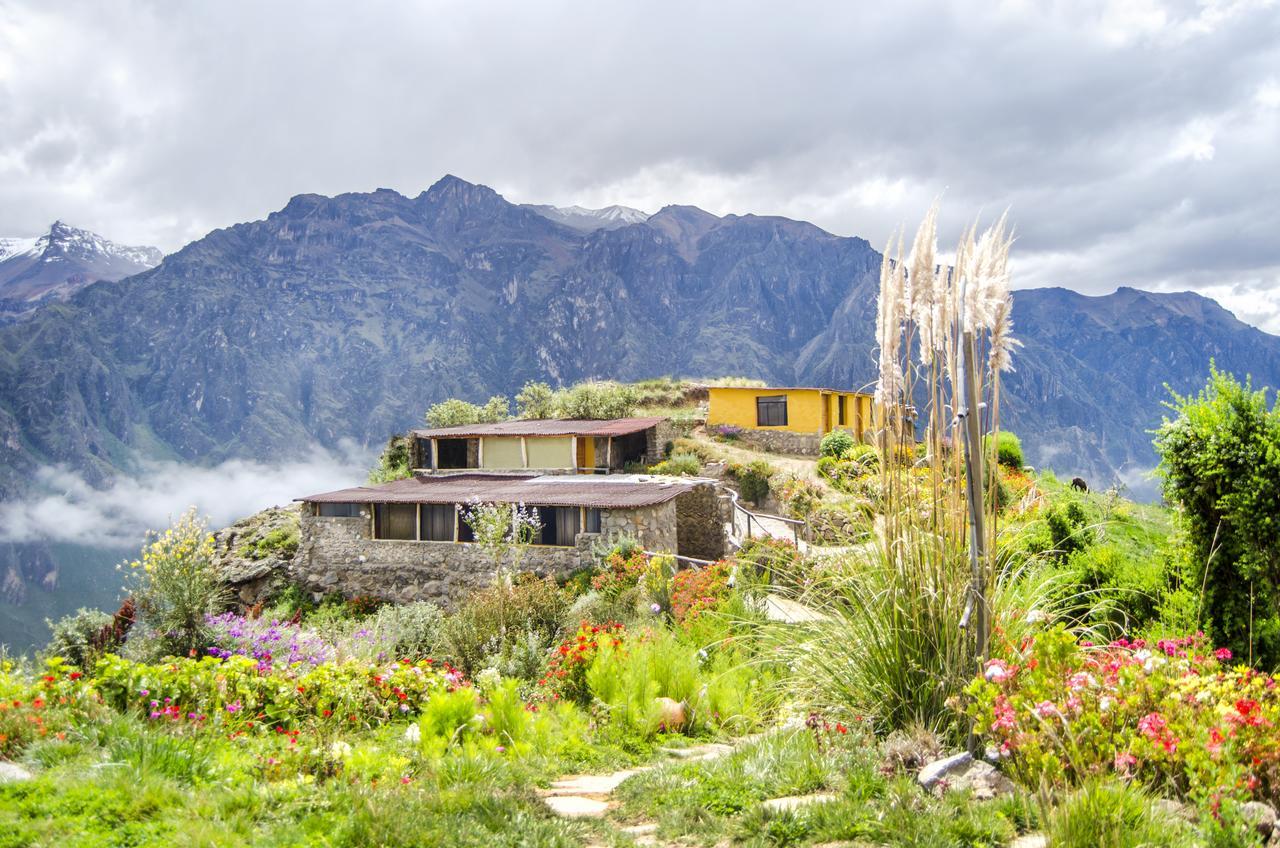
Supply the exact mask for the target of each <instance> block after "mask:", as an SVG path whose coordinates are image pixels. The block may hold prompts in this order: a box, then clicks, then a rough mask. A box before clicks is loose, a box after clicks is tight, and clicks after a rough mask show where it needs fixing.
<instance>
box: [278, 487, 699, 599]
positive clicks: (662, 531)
mask: <svg viewBox="0 0 1280 848" xmlns="http://www.w3.org/2000/svg"><path fill="white" fill-rule="evenodd" d="M707 488H708V489H710V488H711V487H709V486H708V487H707ZM676 528H677V501H676V500H670V501H667V502H666V503H662V504H658V505H656V506H651V507H641V508H638V509H604V510H601V511H600V531H601V532H600V533H599V534H595V533H579V534H578V537H577V540H576V545H575V546H574V547H572V548H560V547H550V546H543V545H530V546H528V547H526V548H525V549H524V552H523V555H522V557H521V559H520V562H519V568H520V570H521V571H532V572H534V573H536V574H540V575H564V574H568V573H569V572H571V571H573V570H574V569H577V568H581V567H584V566H589V565H591V564H592V546H593V544H594V543H595V542H596V541H597V540H598V539H600V538H601V537H604V538H605V539H611V538H616V537H618V536H622V535H626V536H631V537H634V538H636V539H638V540H639V541H640V543H641V544H642V545H643V546H644V547H645V548H646V549H647V550H651V551H664V552H668V551H669V552H675V551H677V550H678V547H679V540H678V538H677V529H676ZM301 537H302V538H301V543H300V544H299V546H298V552H297V554H296V555H295V556H294V558H293V563H292V568H291V571H292V575H291V577H292V579H293V580H295V581H296V582H298V583H299V584H301V585H302V586H303V587H304V588H306V589H307V590H309V591H311V592H317V593H325V592H341V593H342V594H344V595H347V596H348V597H353V596H355V595H371V596H373V597H377V598H383V599H385V600H389V601H397V602H409V601H420V600H426V601H435V602H436V603H440V604H445V605H447V604H449V603H450V602H451V601H452V600H453V599H454V598H457V597H458V596H460V595H463V594H465V593H467V592H470V591H473V590H475V589H479V588H482V587H484V586H488V585H490V584H491V583H492V582H493V580H494V578H495V576H496V574H495V570H494V563H493V561H492V560H491V559H490V558H489V556H488V554H486V553H485V551H484V549H483V548H482V547H480V546H479V545H475V544H468V543H462V544H460V543H456V542H408V541H405V542H402V541H393V540H386V539H372V538H370V536H369V519H368V518H321V517H318V516H314V515H310V514H307V511H306V510H305V509H304V510H303V515H302V518H301Z"/></svg>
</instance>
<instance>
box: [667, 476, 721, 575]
mask: <svg viewBox="0 0 1280 848" xmlns="http://www.w3.org/2000/svg"><path fill="white" fill-rule="evenodd" d="M730 508H731V507H729V502H728V501H727V500H726V499H724V498H721V497H720V494H719V491H718V490H717V487H716V486H715V484H713V483H703V484H700V485H698V486H696V487H695V488H694V489H693V491H690V492H685V493H684V494H683V495H681V496H680V497H678V498H676V521H677V524H676V528H677V532H676V536H677V541H676V552H677V553H678V554H680V555H681V556H687V557H693V558H694V559H707V560H713V561H714V560H718V559H721V558H723V557H724V555H725V523H726V522H727V521H728V520H729V516H728V515H727V514H726V513H727V510H728V509H730Z"/></svg>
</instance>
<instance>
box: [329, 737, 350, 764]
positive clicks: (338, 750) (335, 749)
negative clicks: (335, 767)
mask: <svg viewBox="0 0 1280 848" xmlns="http://www.w3.org/2000/svg"><path fill="white" fill-rule="evenodd" d="M329 753H330V754H332V755H333V756H334V757H336V758H337V759H339V760H345V759H346V758H347V757H349V756H351V745H350V744H349V743H347V742H343V741H342V740H341V739H339V740H338V741H337V742H334V743H333V744H332V745H330V746H329Z"/></svg>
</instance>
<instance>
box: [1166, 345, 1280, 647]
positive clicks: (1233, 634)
mask: <svg viewBox="0 0 1280 848" xmlns="http://www.w3.org/2000/svg"><path fill="white" fill-rule="evenodd" d="M1168 406H1169V408H1170V409H1171V410H1172V411H1173V412H1174V413H1175V416H1176V417H1174V418H1173V419H1169V418H1166V419H1165V421H1164V423H1163V424H1162V425H1161V426H1160V429H1159V430H1158V431H1157V433H1156V450H1157V451H1158V452H1159V453H1160V468H1159V473H1160V474H1161V476H1162V478H1163V485H1164V496H1165V498H1166V500H1168V501H1169V502H1170V503H1172V504H1174V505H1175V506H1177V507H1178V508H1179V512H1178V520H1179V522H1180V524H1181V528H1182V530H1183V532H1184V535H1185V539H1186V548H1187V554H1186V557H1185V569H1186V574H1185V581H1186V583H1187V584H1188V585H1191V586H1197V587H1199V586H1203V587H1204V596H1203V599H1202V603H1203V615H1204V618H1205V620H1206V621H1207V623H1208V625H1209V627H1210V628H1211V629H1212V631H1213V632H1214V633H1215V634H1217V635H1218V638H1219V641H1221V642H1224V643H1225V644H1226V645H1227V647H1229V648H1231V649H1232V650H1233V651H1235V652H1236V654H1237V655H1238V656H1240V657H1244V658H1247V659H1249V661H1251V662H1253V663H1256V664H1257V665H1258V666H1259V667H1262V668H1273V667H1275V666H1276V665H1277V664H1280V557H1277V556H1276V551H1278V550H1280V406H1276V405H1273V406H1272V407H1271V408H1270V409H1268V407H1267V397H1266V392H1265V391H1256V392H1255V391H1253V388H1252V385H1251V384H1250V382H1249V381H1248V380H1246V381H1245V382H1244V384H1241V383H1240V382H1239V381H1237V380H1236V379H1235V378H1234V377H1232V376H1230V375H1229V374H1224V373H1222V372H1220V371H1218V370H1217V368H1213V367H1212V366H1211V375H1210V377H1209V382H1208V385H1207V386H1206V387H1205V388H1204V389H1203V390H1201V392H1200V393H1199V395H1197V396H1195V397H1190V396H1188V397H1183V396H1180V395H1177V394H1175V395H1174V396H1173V401H1172V402H1171V403H1170V404H1168Z"/></svg>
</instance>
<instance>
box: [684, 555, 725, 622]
mask: <svg viewBox="0 0 1280 848" xmlns="http://www.w3.org/2000/svg"><path fill="white" fill-rule="evenodd" d="M731 571H732V567H731V566H730V564H729V563H728V562H724V561H721V562H717V563H714V564H712V565H708V566H705V567H703V568H687V569H685V570H684V571H678V572H676V574H675V577H673V578H672V580H671V583H672V588H671V617H672V618H674V619H675V620H676V623H677V624H687V623H691V622H692V621H693V620H694V619H696V618H697V617H698V616H699V615H701V614H702V613H704V612H706V611H708V610H714V609H717V608H718V607H719V606H720V605H721V604H723V603H724V602H725V600H726V599H727V598H728V597H729V593H730V589H729V575H730V573H731Z"/></svg>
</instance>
